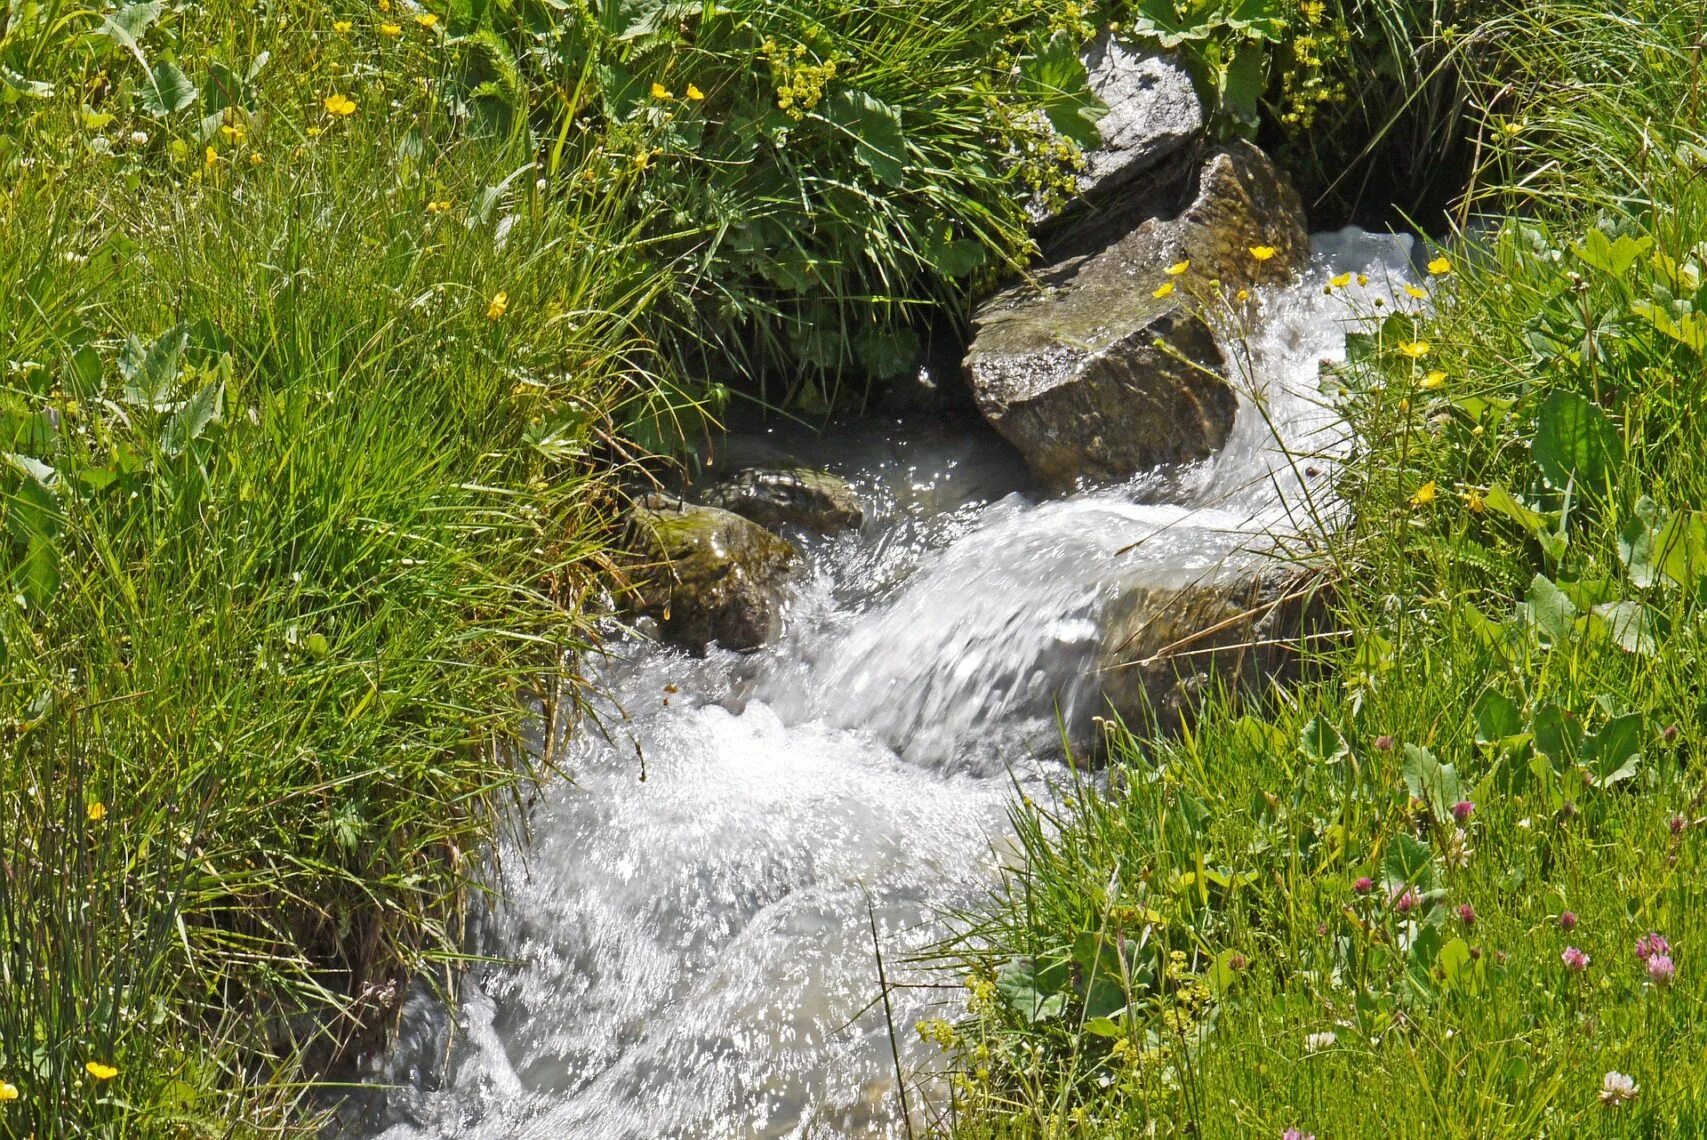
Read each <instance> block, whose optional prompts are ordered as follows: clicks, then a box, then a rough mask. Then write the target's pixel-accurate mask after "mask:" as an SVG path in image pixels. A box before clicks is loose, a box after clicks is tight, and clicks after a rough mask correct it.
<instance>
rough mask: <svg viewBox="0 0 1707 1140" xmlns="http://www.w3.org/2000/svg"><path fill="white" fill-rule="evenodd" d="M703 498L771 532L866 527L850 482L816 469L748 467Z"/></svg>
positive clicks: (708, 490)
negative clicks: (786, 529) (789, 528)
mask: <svg viewBox="0 0 1707 1140" xmlns="http://www.w3.org/2000/svg"><path fill="white" fill-rule="evenodd" d="M699 497H700V498H701V499H703V500H704V501H705V502H706V503H707V504H709V505H710V506H714V507H721V508H722V509H723V510H726V511H733V512H735V513H736V514H738V515H740V516H741V517H742V518H745V519H749V520H751V521H752V522H755V523H758V524H759V525H760V526H763V527H770V528H772V529H775V528H777V527H782V526H798V527H804V528H806V529H807V530H815V531H819V532H821V533H824V534H834V533H835V532H837V531H841V530H847V529H849V528H851V527H857V526H859V524H860V523H862V522H864V521H865V511H864V510H862V509H861V507H860V505H859V500H858V499H856V498H855V497H854V493H853V488H852V487H850V486H848V483H847V481H846V480H845V479H840V478H837V477H836V476H834V475H832V474H830V473H829V472H828V471H820V470H818V469H817V468H815V467H748V468H745V469H743V470H740V471H737V472H735V473H734V474H733V475H730V476H729V477H728V478H726V479H724V480H722V481H721V482H718V483H716V484H714V485H712V486H711V487H709V488H707V489H706V490H705V491H704V492H702V493H701V494H700V496H699Z"/></svg>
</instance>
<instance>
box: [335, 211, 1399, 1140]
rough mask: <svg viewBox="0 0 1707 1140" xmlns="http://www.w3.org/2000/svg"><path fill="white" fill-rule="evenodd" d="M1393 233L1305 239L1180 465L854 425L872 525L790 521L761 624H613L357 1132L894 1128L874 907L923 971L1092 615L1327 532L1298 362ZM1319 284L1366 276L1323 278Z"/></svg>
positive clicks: (1372, 289) (1321, 426)
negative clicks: (585, 718) (799, 561)
mask: <svg viewBox="0 0 1707 1140" xmlns="http://www.w3.org/2000/svg"><path fill="white" fill-rule="evenodd" d="M1410 254H1411V249H1410V242H1409V240H1408V239H1404V238H1393V237H1386V236H1377V235H1368V234H1363V233H1361V232H1359V231H1345V232H1343V233H1340V234H1335V235H1326V236H1323V237H1319V238H1318V239H1317V241H1316V249H1315V257H1314V262H1313V266H1312V268H1311V270H1310V271H1309V272H1308V273H1307V274H1305V275H1304V277H1303V279H1302V280H1301V281H1299V282H1298V283H1296V284H1295V285H1292V286H1290V287H1288V288H1285V289H1281V290H1275V291H1272V292H1269V293H1267V294H1265V295H1263V296H1262V297H1260V298H1259V299H1258V302H1257V309H1256V312H1255V315H1254V318H1253V319H1252V320H1251V322H1250V329H1249V331H1248V333H1246V334H1244V335H1239V334H1237V333H1229V335H1228V336H1227V338H1226V339H1227V345H1228V349H1229V353H1230V355H1231V356H1233V357H1234V359H1235V360H1236V362H1237V372H1238V376H1237V377H1236V379H1235V384H1236V387H1238V388H1239V390H1240V409H1239V414H1238V418H1237V421H1236V423H1235V426H1234V429H1233V432H1232V436H1231V438H1230V439H1229V441H1228V443H1227V446H1226V447H1225V449H1224V450H1223V451H1222V452H1221V453H1220V454H1219V455H1218V456H1216V457H1215V458H1214V459H1212V460H1209V461H1207V462H1205V463H1202V464H1199V465H1196V466H1195V467H1193V468H1191V469H1189V470H1186V471H1176V472H1169V473H1166V474H1165V475H1161V474H1158V475H1155V476H1146V477H1140V478H1138V479H1135V480H1134V481H1133V482H1132V483H1130V484H1129V485H1126V486H1122V487H1116V488H1108V489H1102V490H1097V491H1093V492H1088V493H1083V494H1079V495H1074V496H1070V497H1067V498H1064V499H1055V500H1040V499H1038V498H1036V497H1035V496H1033V495H1030V494H1027V493H1025V491H1024V490H1023V488H1024V487H1026V486H1027V483H1026V481H1025V480H1024V478H1023V476H1022V475H1021V474H1020V473H1019V471H1018V468H1017V466H1016V465H1015V464H1014V463H1013V461H1012V460H1011V458H1009V457H1006V456H1005V455H1004V453H1003V451H1002V449H1001V447H1000V445H999V444H997V443H995V442H994V441H992V440H989V439H982V438H981V437H972V436H968V437H964V438H953V437H950V438H941V437H939V438H935V439H932V438H923V439H921V438H918V437H916V436H909V435H908V434H907V433H905V432H901V433H899V434H897V433H884V432H874V434H873V437H872V439H871V440H869V441H866V443H865V444H864V446H863V454H857V453H856V454H852V455H844V461H843V462H842V463H841V464H840V468H841V473H842V474H844V475H846V476H849V477H850V478H851V479H852V480H853V481H854V483H855V485H856V488H857V489H858V490H859V492H860V493H861V495H862V498H863V499H864V500H865V502H866V503H867V505H868V507H869V511H868V516H869V517H868V520H867V522H866V524H865V526H864V527H863V528H861V530H860V531H859V532H858V533H857V534H849V535H844V536H841V537H838V538H835V539H831V540H816V541H808V543H807V553H808V558H809V562H810V567H809V571H808V575H807V578H806V580H805V582H804V584H803V585H802V587H801V589H800V596H799V598H798V599H797V600H796V602H795V604H794V606H793V609H792V611H791V614H790V621H789V630H788V632H787V634H786V636H785V637H784V638H783V639H782V640H781V641H780V642H779V643H778V644H776V645H774V646H772V647H770V648H768V649H766V650H763V651H761V652H760V653H758V654H754V655H751V656H748V657H736V656H735V655H732V654H725V653H720V652H713V653H712V654H711V655H710V656H709V657H707V658H704V659H693V658H690V657H687V656H684V655H682V654H680V653H677V652H675V651H672V650H669V649H665V648H662V647H658V646H655V645H651V644H649V643H642V642H631V643H628V644H626V645H623V646H621V647H619V649H618V651H617V653H616V654H615V656H614V657H613V658H612V659H611V660H610V661H609V662H607V663H606V665H605V667H604V670H603V673H602V676H601V680H602V682H603V683H604V684H606V685H607V686H608V687H609V688H610V690H611V693H612V695H613V697H614V700H615V705H614V706H613V709H612V711H611V712H610V714H609V716H608V717H607V725H608V727H609V730H610V731H609V739H608V740H607V739H604V738H602V737H601V736H599V735H598V734H596V733H592V732H581V733H579V734H578V735H577V736H576V738H575V740H574V741H573V742H572V744H571V748H570V753H569V758H568V764H567V766H568V768H569V770H570V772H571V774H572V777H573V779H572V780H569V781H563V782H559V783H556V784H554V785H553V786H551V787H550V788H549V789H547V791H546V792H545V793H544V796H543V799H542V802H541V803H540V804H539V805H538V807H537V809H536V811H535V812H534V814H533V817H532V821H531V824H532V826H531V831H532V836H533V841H532V843H531V844H530V845H529V846H527V847H526V848H525V849H511V850H507V851H505V852H504V860H503V866H504V871H503V874H502V881H501V882H500V883H499V886H500V888H501V895H502V897H503V900H504V901H503V903H502V904H501V905H499V906H497V907H496V908H495V909H494V912H493V914H492V915H491V917H490V919H489V921H488V924H487V929H486V931H485V934H484V941H485V943H486V947H485V948H486V949H487V950H488V951H489V952H490V953H491V954H492V955H493V956H494V957H495V958H498V959H501V961H500V962H498V963H496V964H494V965H491V966H488V967H481V968H476V969H473V970H472V971H471V972H470V973H469V975H468V977H467V979H466V981H465V983H464V993H463V997H462V1001H461V1002H460V1004H459V1008H458V1011H457V1014H456V1018H457V1023H456V1024H455V1025H453V1024H452V1021H451V1017H450V1015H449V1014H448V1013H446V1012H445V1011H444V1010H443V1008H442V1007H440V1006H439V1005H438V1004H437V1003H435V1002H434V1001H432V1000H431V999H430V998H429V997H428V996H427V995H426V994H425V993H424V992H417V993H414V994H413V995H412V996H411V998H410V1005H409V1008H408V1010H407V1014H406V1017H405V1021H404V1029H403V1032H402V1033H401V1034H400V1036H399V1039H398V1041H397V1043H396V1045H395V1047H394V1048H393V1049H392V1051H391V1052H390V1053H388V1054H387V1055H386V1056H385V1057H383V1058H380V1059H378V1061H377V1063H376V1071H375V1073H374V1079H375V1082H376V1084H389V1085H391V1086H393V1088H392V1091H391V1092H390V1093H389V1094H388V1095H386V1096H384V1097H381V1098H379V1100H378V1102H377V1103H376V1104H375V1105H374V1106H373V1109H372V1111H371V1112H370V1113H369V1114H368V1115H367V1116H366V1118H365V1119H364V1120H363V1122H362V1123H361V1124H359V1125H356V1126H354V1127H353V1128H352V1129H351V1131H352V1132H353V1133H354V1134H361V1135H368V1136H383V1137H385V1138H386V1140H423V1138H427V1137H446V1138H449V1137H467V1138H480V1140H487V1138H491V1140H496V1138H499V1137H506V1138H507V1137H538V1138H542V1140H543V1138H546V1137H551V1138H585V1140H625V1138H634V1140H640V1138H646V1140H655V1138H667V1137H680V1138H683V1140H688V1138H695V1140H699V1138H707V1140H709V1138H717V1140H726V1138H730V1137H832V1136H833V1137H853V1136H860V1137H866V1136H872V1137H877V1136H882V1137H893V1136H900V1135H903V1134H904V1133H905V1129H904V1126H903V1124H902V1122H901V1118H900V1110H899V1098H898V1096H897V1095H896V1088H895V1077H894V1068H893V1061H892V1059H891V1056H890V1042H889V1035H888V1028H887V1023H886V1020H885V1016H884V1012H883V1010H882V1008H881V1005H880V1004H874V1000H875V999H876V998H877V996H878V993H879V987H878V982H877V964H876V956H875V954H874V952H873V936H872V925H873V923H875V924H876V926H877V932H878V933H877V939H878V943H879V945H880V946H881V947H882V951H883V954H884V959H885V965H886V967H887V968H888V970H889V971H890V977H891V980H892V981H893V980H897V979H899V980H900V981H902V982H905V983H925V984H929V983H936V982H941V981H943V980H944V979H942V978H940V977H932V976H927V975H923V974H921V972H920V969H919V968H918V967H917V966H915V965H913V964H911V963H909V962H908V961H907V959H908V955H909V954H910V953H911V952H913V951H917V950H919V949H921V948H923V947H925V946H927V945H929V944H930V943H931V942H932V941H934V940H936V939H938V938H940V937H941V936H942V935H943V933H944V930H945V927H944V925H943V915H944V913H945V912H946V911H948V910H950V909H952V908H954V907H958V906H964V905H969V904H973V903H975V902H976V901H977V900H978V899H980V898H981V897H983V895H984V893H985V892H986V891H988V890H989V889H990V887H991V886H992V884H993V882H994V880H995V877H996V874H997V870H998V868H999V865H1000V862H1001V860H1002V859H1003V858H1005V857H1008V856H1009V855H1010V854H1011V852H1010V845H1009V833H1008V824H1007V817H1006V809H1007V805H1008V803H1009V802H1010V800H1011V797H1012V795H1013V794H1014V790H1015V787H1016V786H1018V787H1019V788H1021V789H1022V790H1025V791H1027V792H1028V793H1030V794H1034V795H1040V796H1041V795H1046V794H1048V793H1047V789H1046V785H1047V781H1048V779H1049V776H1050V774H1051V773H1052V772H1057V771H1059V770H1060V769H1059V768H1058V766H1057V761H1056V759H1055V758H1056V757H1058V756H1059V753H1060V739H1061V737H1060V733H1061V728H1062V725H1065V726H1066V727H1067V728H1068V730H1069V731H1072V730H1073V729H1074V728H1075V727H1077V726H1080V725H1082V724H1083V723H1084V722H1085V721H1086V720H1087V719H1088V718H1089V717H1090V716H1091V715H1093V714H1094V713H1095V712H1096V711H1098V710H1097V708H1096V707H1095V702H1096V699H1097V696H1096V689H1095V685H1094V678H1093V677H1092V676H1091V673H1092V666H1093V662H1094V654H1095V651H1096V646H1097V644H1098V635H1099V629H1100V627H1099V618H1100V616H1101V614H1102V611H1103V609H1104V608H1105V607H1106V606H1108V605H1109V604H1110V603H1111V602H1112V601H1114V599H1115V598H1116V597H1117V596H1118V595H1119V593H1120V591H1121V590H1122V588H1123V587H1126V586H1128V585H1131V584H1133V583H1136V582H1145V583H1151V584H1183V583H1185V582H1188V581H1191V580H1194V579H1199V578H1203V577H1213V576H1214V575H1216V574H1220V573H1231V572H1235V571H1236V569H1237V568H1238V567H1240V566H1245V565H1248V563H1249V561H1250V560H1252V559H1255V558H1259V557H1263V556H1264V555H1265V554H1266V553H1267V552H1269V551H1270V550H1272V548H1273V547H1274V546H1275V545H1276V544H1277V543H1282V542H1289V541H1298V540H1300V539H1302V540H1307V539H1308V537H1309V536H1310V535H1311V534H1314V533H1318V532H1319V528H1320V527H1321V526H1323V525H1331V523H1332V521H1333V519H1335V518H1336V517H1337V513H1338V512H1339V511H1340V510H1341V509H1342V508H1340V506H1339V505H1338V504H1337V502H1336V501H1335V500H1334V497H1333V489H1332V488H1333V480H1334V477H1335V474H1336V471H1337V464H1338V463H1339V462H1340V461H1341V460H1343V458H1344V456H1345V455H1346V452H1347V448H1348V446H1349V441H1348V440H1347V439H1346V437H1345V429H1344V427H1343V425H1342V424H1341V422H1340V420H1339V418H1338V417H1337V416H1336V415H1335V413H1334V409H1333V407H1332V405H1331V403H1330V402H1329V401H1327V400H1324V399H1323V397H1322V395H1321V392H1320V386H1319V381H1318V368H1319V363H1320V361H1322V360H1324V359H1327V360H1334V359H1338V358H1340V357H1341V356H1343V351H1344V337H1345V333H1346V331H1348V329H1349V328H1350V327H1351V326H1352V325H1353V324H1354V323H1355V321H1356V319H1357V313H1358V312H1359V311H1363V312H1367V311H1371V310H1372V309H1373V305H1374V300H1375V298H1376V297H1380V298H1381V299H1382V301H1383V303H1384V307H1385V308H1386V309H1387V310H1388V311H1391V309H1392V308H1393V307H1403V306H1404V305H1406V304H1414V302H1409V301H1407V300H1405V299H1403V295H1402V293H1401V292H1400V291H1399V287H1400V286H1401V285H1402V284H1403V283H1404V282H1405V281H1407V280H1410V279H1411V272H1412V271H1411V267H1410ZM1344 271H1350V272H1353V273H1357V272H1363V273H1366V274H1368V276H1369V278H1370V281H1369V284H1368V285H1367V286H1361V287H1360V286H1357V285H1353V286H1352V287H1351V288H1350V289H1349V290H1335V291H1333V293H1332V294H1331V295H1330V294H1328V293H1324V286H1325V285H1326V284H1327V282H1328V280H1329V279H1330V278H1331V277H1332V276H1333V275H1334V274H1336V273H1340V272H1344ZM1348 292H1349V293H1350V294H1351V302H1352V303H1351V304H1349V305H1348V299H1347V293H1348ZM846 450H847V448H846V446H845V445H844V452H845V451H846ZM832 455H833V453H832ZM616 706H620V708H621V709H622V710H623V713H624V714H625V715H618V714H617V713H616V712H615V711H614V708H615V707H616ZM642 771H644V779H642V778H641V777H642ZM892 1000H893V1003H894V1006H895V1010H894V1020H895V1025H896V1028H897V1030H898V1033H899V1039H900V1044H901V1046H902V1051H903V1060H904V1061H905V1062H906V1063H908V1064H909V1065H911V1066H917V1067H919V1068H921V1069H923V1068H930V1067H932V1066H933V1065H935V1064H936V1063H938V1059H937V1058H934V1057H933V1056H932V1055H931V1053H930V1051H929V1049H927V1048H926V1047H925V1046H923V1045H921V1044H920V1043H919V1042H918V1041H917V1039H916V1035H915V1034H914V1033H913V1032H912V1029H911V1027H912V1025H913V1023H914V1022H915V1021H916V1020H917V1019H918V1018H920V1017H922V1016H934V1015H947V1016H951V1017H952V1016H954V1015H955V1014H956V1013H957V1012H959V1011H960V1009H961V1008H963V1007H962V1006H961V1005H959V1004H958V998H957V995H956V994H955V992H954V991H953V990H952V989H948V990H944V989H941V988H900V989H896V990H895V991H894V992H893V994H892ZM447 1050H448V1054H447ZM928 1091H929V1090H928V1088H922V1089H920V1090H919V1095H923V1094H925V1093H927V1092H928ZM921 1119H922V1118H921Z"/></svg>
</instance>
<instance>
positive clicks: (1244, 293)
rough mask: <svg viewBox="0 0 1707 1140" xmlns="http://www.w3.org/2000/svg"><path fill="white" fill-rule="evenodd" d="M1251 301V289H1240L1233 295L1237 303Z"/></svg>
mask: <svg viewBox="0 0 1707 1140" xmlns="http://www.w3.org/2000/svg"><path fill="white" fill-rule="evenodd" d="M1250 299H1251V291H1250V290H1249V289H1240V290H1239V291H1238V292H1237V293H1234V294H1233V300H1235V301H1249V300H1250Z"/></svg>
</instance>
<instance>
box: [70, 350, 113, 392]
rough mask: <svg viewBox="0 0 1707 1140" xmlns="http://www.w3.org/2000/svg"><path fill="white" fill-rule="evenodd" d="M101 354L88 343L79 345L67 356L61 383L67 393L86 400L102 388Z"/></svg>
mask: <svg viewBox="0 0 1707 1140" xmlns="http://www.w3.org/2000/svg"><path fill="white" fill-rule="evenodd" d="M103 371H104V370H103V369H102V367H101V355H100V353H98V352H96V351H95V350H94V349H93V348H91V347H89V346H88V345H86V344H84V345H79V346H78V347H77V350H76V351H75V352H73V353H72V354H71V355H69V356H67V357H66V358H65V367H64V368H62V369H61V370H60V384H61V385H62V386H63V387H64V388H65V391H66V393H67V394H69V395H71V396H75V397H76V398H78V399H80V400H86V399H88V398H89V397H91V396H93V395H95V394H96V393H97V392H99V391H100V390H101V374H102V372H103Z"/></svg>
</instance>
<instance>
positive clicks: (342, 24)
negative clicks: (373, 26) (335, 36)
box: [332, 20, 355, 32]
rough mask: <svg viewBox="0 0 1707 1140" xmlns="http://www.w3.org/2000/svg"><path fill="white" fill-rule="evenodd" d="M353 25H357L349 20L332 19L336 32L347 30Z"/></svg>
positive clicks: (333, 28)
mask: <svg viewBox="0 0 1707 1140" xmlns="http://www.w3.org/2000/svg"><path fill="white" fill-rule="evenodd" d="M353 27H355V25H354V24H352V23H351V22H350V21H348V20H333V21H332V30H333V31H334V32H347V31H349V30H350V29H351V28H353Z"/></svg>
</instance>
